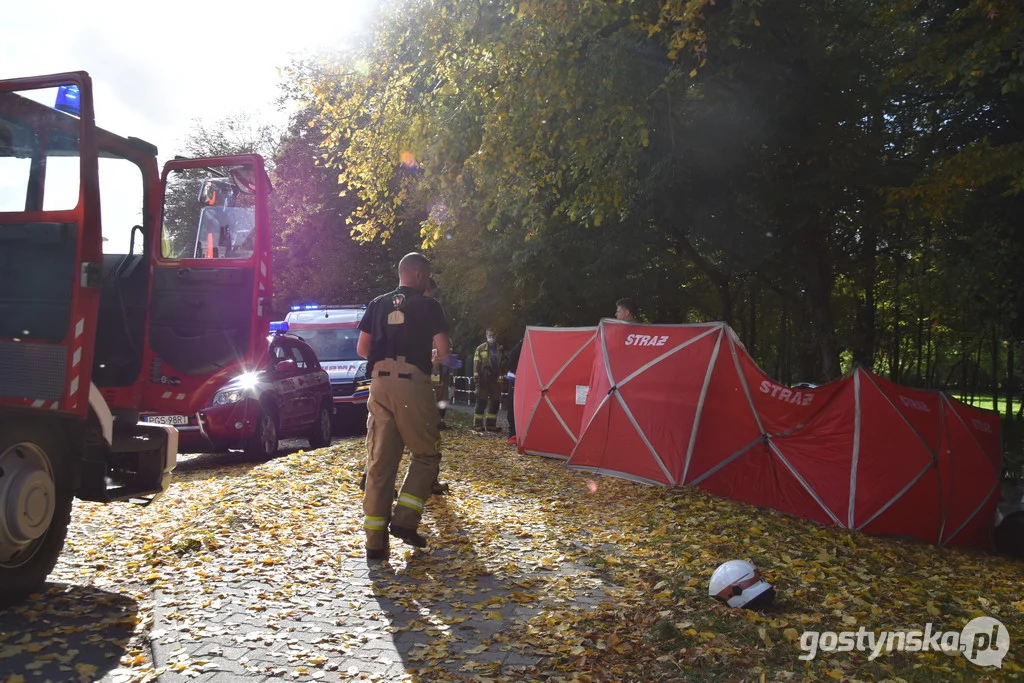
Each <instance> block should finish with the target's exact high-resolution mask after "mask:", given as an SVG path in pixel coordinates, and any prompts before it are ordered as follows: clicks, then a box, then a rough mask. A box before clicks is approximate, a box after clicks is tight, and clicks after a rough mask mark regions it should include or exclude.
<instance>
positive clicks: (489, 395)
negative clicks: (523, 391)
mask: <svg viewBox="0 0 1024 683" xmlns="http://www.w3.org/2000/svg"><path fill="white" fill-rule="evenodd" d="M500 407H501V385H500V384H498V383H497V382H488V383H487V384H484V385H481V386H478V387H477V389H476V412H474V413H473V426H474V427H486V428H487V429H497V428H498V408H500ZM484 410H486V411H487V413H486V414H485V413H484Z"/></svg>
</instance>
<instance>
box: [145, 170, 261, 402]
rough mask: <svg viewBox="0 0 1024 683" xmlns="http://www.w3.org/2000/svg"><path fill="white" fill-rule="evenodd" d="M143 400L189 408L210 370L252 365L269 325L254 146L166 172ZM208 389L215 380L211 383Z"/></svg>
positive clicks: (229, 371) (221, 371) (258, 172)
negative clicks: (248, 151) (243, 152)
mask: <svg viewBox="0 0 1024 683" xmlns="http://www.w3.org/2000/svg"><path fill="white" fill-rule="evenodd" d="M162 180H163V188H164V211H163V221H162V224H161V225H160V226H158V228H157V229H158V231H159V234H157V235H155V238H156V244H157V245H158V248H157V249H154V256H153V280H152V290H151V296H150V319H149V349H150V352H151V354H152V355H151V357H150V367H149V368H148V371H149V373H150V378H149V379H150V381H149V382H148V384H149V387H150V389H149V390H148V391H147V392H146V393H147V399H146V400H145V409H146V410H147V411H154V410H155V411H158V412H162V413H168V412H170V413H173V412H182V413H186V414H188V413H192V412H193V411H194V409H195V406H188V405H185V403H190V402H194V401H195V400H196V399H197V398H198V397H199V395H200V394H203V393H204V391H203V389H204V387H209V386H210V382H211V380H212V379H214V378H219V377H222V376H224V375H226V374H232V373H237V372H239V371H240V370H245V369H250V368H247V367H245V366H246V364H248V363H251V362H253V359H254V358H256V357H257V355H258V353H259V351H260V350H262V349H265V346H266V345H265V344H263V343H262V342H263V339H264V338H265V337H266V335H267V332H268V328H269V324H270V310H269V305H270V297H271V296H272V291H271V288H272V284H271V282H272V280H271V259H270V256H271V252H270V228H269V218H268V214H267V195H268V194H269V192H270V189H271V188H270V180H269V178H268V177H267V174H266V171H265V170H264V165H263V159H262V158H261V157H260V156H258V155H255V154H251V155H239V156H231V157H215V158H207V159H187V160H185V159H176V160H174V161H171V162H168V163H167V164H166V166H165V167H164V171H163V176H162ZM214 388H215V387H214Z"/></svg>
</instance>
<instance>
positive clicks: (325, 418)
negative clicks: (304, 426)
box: [307, 405, 331, 448]
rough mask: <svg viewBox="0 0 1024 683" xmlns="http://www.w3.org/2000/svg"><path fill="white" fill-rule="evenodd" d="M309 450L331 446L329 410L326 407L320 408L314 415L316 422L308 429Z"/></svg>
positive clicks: (328, 407)
mask: <svg viewBox="0 0 1024 683" xmlns="http://www.w3.org/2000/svg"><path fill="white" fill-rule="evenodd" d="M307 440H308V441H309V447H310V448H323V447H324V446H330V445H331V408H330V406H328V405H322V406H320V412H318V413H317V415H316V422H315V423H314V424H313V426H312V427H310V430H309V437H308V439H307Z"/></svg>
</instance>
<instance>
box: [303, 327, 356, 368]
mask: <svg viewBox="0 0 1024 683" xmlns="http://www.w3.org/2000/svg"><path fill="white" fill-rule="evenodd" d="M295 334H297V335H298V336H300V337H302V338H303V339H305V340H306V343H307V344H309V345H310V346H312V347H313V350H314V351H316V357H317V358H319V359H320V360H321V361H328V360H362V358H360V356H359V354H358V353H356V342H357V341H358V340H359V328H357V327H349V328H347V329H333V330H331V329H323V330H295Z"/></svg>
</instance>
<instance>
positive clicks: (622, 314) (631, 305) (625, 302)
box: [615, 297, 640, 323]
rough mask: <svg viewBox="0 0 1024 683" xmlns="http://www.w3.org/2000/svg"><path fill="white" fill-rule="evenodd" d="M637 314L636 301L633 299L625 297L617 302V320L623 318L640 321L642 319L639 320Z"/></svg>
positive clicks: (629, 320)
mask: <svg viewBox="0 0 1024 683" xmlns="http://www.w3.org/2000/svg"><path fill="white" fill-rule="evenodd" d="M636 314H637V308H636V302H635V301H633V300H632V299H630V298H628V297H624V298H622V299H619V300H618V301H616V302H615V318H616V320H623V321H625V322H628V323H638V322H640V321H639V320H637V318H636Z"/></svg>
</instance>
